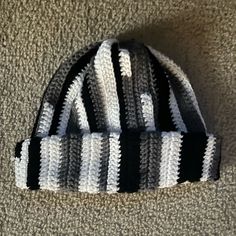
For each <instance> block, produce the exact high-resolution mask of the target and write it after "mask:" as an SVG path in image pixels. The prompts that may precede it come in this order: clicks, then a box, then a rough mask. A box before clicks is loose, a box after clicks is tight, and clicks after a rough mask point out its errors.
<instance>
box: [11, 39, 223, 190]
mask: <svg viewBox="0 0 236 236" xmlns="http://www.w3.org/2000/svg"><path fill="white" fill-rule="evenodd" d="M219 163H220V142H219V139H218V138H216V137H215V136H214V135H213V134H209V133H208V132H207V129H206V125H205V122H204V119H203V117H202V115H201V112H200V109H199V106H198V103H197V100H196V97H195V94H194V91H193V89H192V87H191V85H190V83H189V81H188V79H187V77H186V75H185V74H184V73H183V72H182V70H181V69H180V68H179V67H178V66H177V65H176V64H174V62H173V61H171V60H170V59H168V58H167V57H166V56H164V55H163V54H161V53H160V52H158V51H156V50H154V49H153V48H151V47H150V46H147V45H144V44H142V43H138V42H136V41H134V40H129V41H122V42H119V41H118V40H116V39H108V40H105V41H103V42H98V43H96V44H94V45H90V46H88V47H86V48H84V49H82V50H80V51H79V52H77V53H75V54H74V55H73V56H72V57H70V58H69V59H68V60H67V61H66V62H64V63H63V64H62V65H61V66H60V68H59V69H58V70H57V72H56V73H55V75H54V76H53V78H52V80H51V82H50V84H49V86H48V88H47V90H46V91H45V94H44V97H43V99H42V104H41V108H40V111H39V113H38V117H37V120H36V122H35V126H34V130H33V133H32V136H31V137H30V138H29V139H26V140H24V141H22V142H20V143H18V144H17V147H16V158H15V178H16V185H17V186H18V187H20V188H27V189H31V190H36V189H48V190H53V191H59V190H62V191H80V192H89V193H97V192H108V193H115V192H137V191H143V190H151V189H156V188H163V187H172V186H174V185H176V184H178V183H183V182H194V181H207V180H217V179H218V178H219Z"/></svg>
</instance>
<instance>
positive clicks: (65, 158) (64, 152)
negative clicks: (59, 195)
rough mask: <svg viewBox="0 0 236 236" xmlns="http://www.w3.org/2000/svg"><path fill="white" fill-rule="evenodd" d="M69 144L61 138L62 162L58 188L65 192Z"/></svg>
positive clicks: (64, 138)
mask: <svg viewBox="0 0 236 236" xmlns="http://www.w3.org/2000/svg"><path fill="white" fill-rule="evenodd" d="M68 144H69V142H68V138H67V137H63V138H61V153H62V156H63V158H62V160H61V164H60V168H59V183H60V188H62V189H63V190H66V188H67V177H68V168H69V161H70V159H69V158H70V157H69V145H68Z"/></svg>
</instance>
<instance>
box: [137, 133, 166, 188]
mask: <svg viewBox="0 0 236 236" xmlns="http://www.w3.org/2000/svg"><path fill="white" fill-rule="evenodd" d="M140 139H141V143H140V162H141V164H140V175H141V176H140V177H141V178H140V190H145V189H155V188H156V187H157V186H158V183H159V170H160V162H161V147H162V138H161V136H160V134H159V133H154V132H148V133H146V132H145V133H142V134H141V136H140Z"/></svg>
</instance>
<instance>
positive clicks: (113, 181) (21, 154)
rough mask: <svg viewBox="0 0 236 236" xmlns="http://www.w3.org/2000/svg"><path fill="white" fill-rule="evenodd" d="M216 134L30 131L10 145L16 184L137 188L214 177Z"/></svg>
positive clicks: (98, 189)
mask: <svg viewBox="0 0 236 236" xmlns="http://www.w3.org/2000/svg"><path fill="white" fill-rule="evenodd" d="M219 150H220V139H219V138H218V137H215V136H214V135H212V134H205V133H184V132H154V131H153V132H121V133H118V132H110V133H108V132H107V133H84V134H78V135H77V134H76V135H73V134H72V135H66V136H62V137H61V136H57V135H52V136H48V137H44V138H41V137H33V138H31V139H27V140H24V141H22V142H20V143H19V144H18V146H17V148H16V159H15V175H16V185H17V186H18V187H20V188H29V189H48V190H53V191H60V190H62V191H68V190H70V191H80V192H89V193H97V192H108V193H114V192H137V191H143V190H149V189H156V188H163V187H171V186H174V185H176V184H178V183H182V182H186V181H189V182H195V181H207V180H217V179H218V178H219V164H220V151H219Z"/></svg>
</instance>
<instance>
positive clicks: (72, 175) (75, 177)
mask: <svg viewBox="0 0 236 236" xmlns="http://www.w3.org/2000/svg"><path fill="white" fill-rule="evenodd" d="M68 143H69V157H70V162H69V166H68V177H67V189H68V190H74V191H78V186H79V175H80V166H81V146H82V137H81V136H77V135H72V136H70V138H69V142H68Z"/></svg>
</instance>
